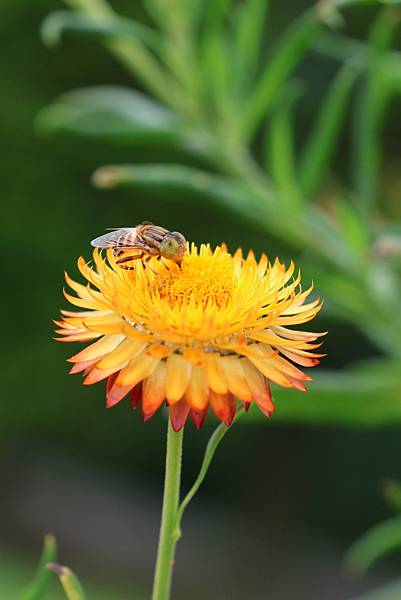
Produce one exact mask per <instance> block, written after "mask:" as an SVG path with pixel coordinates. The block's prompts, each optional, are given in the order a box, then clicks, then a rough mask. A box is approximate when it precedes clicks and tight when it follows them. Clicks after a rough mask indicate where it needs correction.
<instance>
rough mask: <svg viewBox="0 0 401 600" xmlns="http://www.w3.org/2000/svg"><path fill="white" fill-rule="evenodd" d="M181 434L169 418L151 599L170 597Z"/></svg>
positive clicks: (165, 599)
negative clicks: (160, 516)
mask: <svg viewBox="0 0 401 600" xmlns="http://www.w3.org/2000/svg"><path fill="white" fill-rule="evenodd" d="M183 436H184V430H183V429H182V430H181V431H179V432H175V431H174V430H173V428H172V425H171V422H170V419H169V421H168V429H167V452H166V471H165V478H164V494H163V509H162V519H161V525H160V534H159V546H158V549H157V559H156V568H155V576H154V582H153V592H152V600H169V598H170V591H171V579H172V575H173V567H174V554H175V547H176V545H177V541H178V538H179V535H177V530H176V520H177V510H178V503H179V497H180V483H181V461H182V442H183Z"/></svg>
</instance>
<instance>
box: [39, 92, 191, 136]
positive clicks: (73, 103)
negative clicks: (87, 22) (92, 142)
mask: <svg viewBox="0 0 401 600" xmlns="http://www.w3.org/2000/svg"><path fill="white" fill-rule="evenodd" d="M37 125H38V127H39V129H40V130H41V131H43V132H49V133H54V132H58V131H62V132H68V133H72V134H76V135H83V136H87V137H93V138H105V139H108V140H112V141H123V142H127V141H128V142H129V141H132V142H138V141H155V142H159V141H165V140H169V141H170V140H174V139H178V138H179V137H180V136H182V135H183V127H182V125H181V121H180V119H179V117H177V115H176V114H175V113H174V112H172V111H170V110H169V109H167V108H165V107H164V106H163V105H161V104H159V103H158V102H156V101H155V100H152V99H151V98H149V97H148V96H145V95H144V94H141V93H140V92H137V91H135V90H131V89H128V88H123V87H114V86H99V87H91V88H83V89H80V90H75V91H71V92H68V93H67V94H64V95H63V96H61V97H60V98H58V99H57V100H56V101H55V102H54V103H53V104H51V105H50V106H48V107H47V108H45V109H43V110H42V111H41V112H40V113H39V115H38V117H37Z"/></svg>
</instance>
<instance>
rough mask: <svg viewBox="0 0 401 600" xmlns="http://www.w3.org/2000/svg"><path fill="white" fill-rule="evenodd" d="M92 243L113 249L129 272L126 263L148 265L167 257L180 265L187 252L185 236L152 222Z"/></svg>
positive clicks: (120, 231) (106, 235) (118, 261)
mask: <svg viewBox="0 0 401 600" xmlns="http://www.w3.org/2000/svg"><path fill="white" fill-rule="evenodd" d="M91 244H92V246H94V247H95V248H112V249H113V255H114V256H115V257H119V258H118V260H117V264H119V265H121V266H122V267H123V268H125V269H130V268H132V267H129V266H127V265H126V263H129V262H131V261H134V260H139V259H144V261H143V262H144V263H145V265H146V264H147V263H148V262H149V260H150V259H151V258H152V257H153V256H155V257H157V259H158V260H162V259H163V258H167V259H168V260H172V261H174V262H176V263H178V264H180V263H181V261H182V259H183V257H184V254H185V250H186V240H185V238H184V236H183V235H182V233H179V232H178V231H169V230H168V229H165V228H164V227H159V225H153V223H150V222H149V221H145V222H144V223H141V224H140V225H137V226H136V227H123V228H121V229H115V230H113V231H110V232H109V233H106V234H105V235H101V236H99V237H97V238H95V239H94V240H92V241H91ZM132 252H133V254H132ZM127 253H128V256H127Z"/></svg>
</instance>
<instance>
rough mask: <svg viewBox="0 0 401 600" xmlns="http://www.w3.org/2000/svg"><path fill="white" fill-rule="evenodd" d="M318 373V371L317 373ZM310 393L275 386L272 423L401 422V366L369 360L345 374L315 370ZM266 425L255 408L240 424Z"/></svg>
mask: <svg viewBox="0 0 401 600" xmlns="http://www.w3.org/2000/svg"><path fill="white" fill-rule="evenodd" d="M313 371H315V372H313ZM313 371H312V372H311V375H312V377H313V381H311V382H310V384H309V386H308V387H309V390H308V392H307V393H305V394H302V393H301V392H299V391H297V390H292V389H287V388H279V387H276V386H274V389H273V398H274V400H275V404H276V411H275V413H274V414H273V416H272V418H271V419H270V423H271V424H273V425H274V424H277V423H302V424H307V425H326V426H331V427H337V426H342V427H377V426H394V425H395V424H396V423H401V390H400V385H399V372H400V364H399V363H398V362H395V363H389V364H387V362H386V363H384V364H382V363H377V362H376V361H368V362H367V363H366V364H361V365H358V366H356V367H354V368H352V369H348V370H345V371H324V370H321V369H320V367H319V368H317V369H316V370H315V369H313ZM255 421H256V422H266V417H265V416H264V415H262V413H261V412H260V411H259V410H258V409H257V407H254V406H253V407H252V408H251V410H250V411H249V413H248V415H246V416H245V417H244V418H243V419H241V421H240V423H242V424H246V423H253V422H255Z"/></svg>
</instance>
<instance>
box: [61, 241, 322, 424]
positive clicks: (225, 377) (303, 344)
mask: <svg viewBox="0 0 401 600" xmlns="http://www.w3.org/2000/svg"><path fill="white" fill-rule="evenodd" d="M93 263H94V264H93V265H89V264H87V263H86V262H85V260H84V259H83V258H82V257H81V258H79V260H78V268H79V270H80V272H81V274H82V275H83V277H84V278H85V279H86V280H87V282H88V284H87V285H82V284H80V283H76V282H75V281H73V280H72V279H71V278H70V277H69V276H68V275H67V274H66V281H67V283H68V285H69V286H70V288H71V289H72V290H73V291H74V292H75V293H76V296H73V295H70V294H68V293H67V292H65V297H66V298H67V300H69V302H71V304H73V305H74V306H76V307H79V308H80V309H83V310H81V311H79V312H71V311H65V310H64V311H62V320H61V321H56V323H57V325H58V326H59V329H58V330H57V333H58V334H60V337H58V338H57V339H59V340H61V341H68V342H92V343H91V344H90V345H89V346H87V347H86V348H84V349H83V350H81V351H80V352H79V353H78V354H75V355H74V356H72V357H71V358H70V359H69V361H70V362H72V363H73V367H72V369H71V371H70V372H71V373H79V372H83V373H84V376H85V378H84V383H85V384H93V383H96V382H98V381H100V380H104V379H105V380H106V403H107V407H112V406H114V405H116V404H117V403H118V402H120V401H121V400H122V399H123V398H124V397H126V396H127V395H128V394H130V397H131V402H132V405H133V406H134V407H136V406H138V405H139V403H141V405H142V415H143V418H144V420H148V419H150V418H151V417H152V416H153V415H154V414H155V412H156V411H157V410H158V408H159V407H160V406H161V405H162V404H163V403H164V402H165V403H166V404H167V406H168V409H169V413H170V420H171V424H172V427H173V429H174V430H175V431H179V430H180V429H181V428H182V427H183V426H184V424H185V422H186V420H187V418H188V416H189V415H190V416H191V418H192V420H193V421H194V423H195V425H196V426H197V427H198V428H200V427H201V425H202V423H203V422H204V419H205V417H206V414H207V411H208V408H209V406H210V407H211V409H212V410H213V412H214V413H215V414H216V415H217V417H218V418H219V419H220V420H221V421H223V422H224V423H225V424H226V425H227V426H229V425H230V424H231V423H232V421H233V418H234V416H235V412H236V406H237V400H240V401H241V402H242V403H243V405H244V407H245V409H248V408H249V406H250V404H251V403H252V402H255V403H256V404H257V405H258V407H259V409H260V410H261V411H262V412H263V413H264V414H265V415H266V416H270V415H271V413H272V412H273V411H274V404H273V401H272V397H271V391H270V382H272V383H274V384H278V385H280V386H284V387H293V388H297V389H299V390H302V391H305V390H306V387H305V382H306V381H308V380H310V376H309V375H307V374H305V373H304V372H303V371H302V370H301V369H300V368H299V366H301V367H312V366H315V365H317V364H318V363H319V358H320V357H321V356H323V355H322V354H319V353H316V352H315V350H316V349H317V348H318V347H319V346H320V344H319V343H316V340H317V339H318V338H319V337H320V336H322V335H323V334H321V333H312V332H309V331H299V330H294V329H290V328H288V326H293V325H300V324H303V323H306V322H308V321H310V320H311V319H313V317H314V316H315V315H316V314H317V313H318V312H319V310H320V308H321V302H320V300H319V299H316V300H314V301H312V302H306V300H307V298H308V296H309V295H310V293H311V291H312V286H311V287H309V288H308V289H306V290H305V291H303V290H302V287H301V283H300V273H299V272H298V273H295V267H294V264H293V263H292V262H291V264H290V265H289V266H288V267H286V266H285V265H283V264H282V263H281V262H280V261H279V260H278V259H276V260H275V261H274V262H273V263H270V262H269V260H268V258H267V257H266V256H265V255H262V257H261V258H260V260H259V262H257V261H256V259H255V256H254V254H253V252H250V253H249V254H248V255H247V257H246V258H244V257H243V255H242V252H241V250H237V251H236V252H235V254H234V255H233V256H232V255H231V254H229V253H228V251H227V248H226V247H225V246H224V245H221V246H217V247H216V248H215V249H214V250H212V249H211V248H210V246H209V245H205V244H202V245H201V246H200V248H199V249H198V248H197V247H196V245H195V244H192V245H191V246H189V245H188V246H187V251H186V254H185V256H184V258H183V261H182V263H181V265H177V264H176V263H173V262H171V261H165V262H164V263H162V262H160V261H157V260H156V259H152V260H151V261H150V263H148V266H145V265H144V264H143V263H142V261H140V260H138V261H136V262H135V265H134V266H133V267H132V268H131V269H123V268H121V266H120V265H117V264H116V259H115V258H114V256H113V253H112V251H111V250H110V251H107V253H106V256H104V255H102V254H101V253H99V252H98V251H97V250H95V251H94V253H93ZM297 365H298V366H297Z"/></svg>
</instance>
